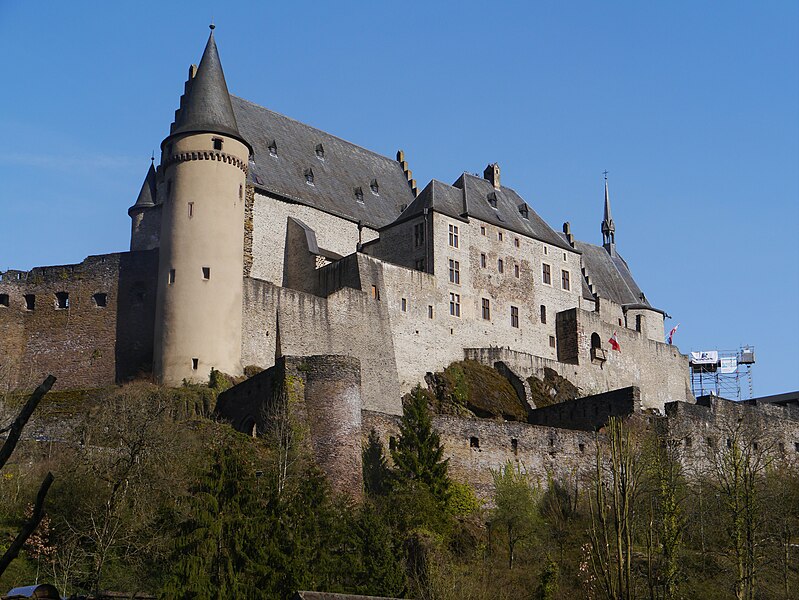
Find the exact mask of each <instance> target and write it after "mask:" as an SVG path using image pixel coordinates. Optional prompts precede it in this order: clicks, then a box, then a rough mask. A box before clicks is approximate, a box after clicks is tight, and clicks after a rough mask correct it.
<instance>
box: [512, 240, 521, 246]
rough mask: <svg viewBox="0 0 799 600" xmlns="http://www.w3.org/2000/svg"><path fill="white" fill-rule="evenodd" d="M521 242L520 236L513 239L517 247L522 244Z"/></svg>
mask: <svg viewBox="0 0 799 600" xmlns="http://www.w3.org/2000/svg"><path fill="white" fill-rule="evenodd" d="M521 244H522V243H521V242H520V241H519V238H514V239H513V245H514V246H516V247H517V248H518V247H519V246H521Z"/></svg>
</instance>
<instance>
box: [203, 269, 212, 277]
mask: <svg viewBox="0 0 799 600" xmlns="http://www.w3.org/2000/svg"><path fill="white" fill-rule="evenodd" d="M203 279H211V267H203Z"/></svg>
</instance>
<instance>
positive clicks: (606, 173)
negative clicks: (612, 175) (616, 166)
mask: <svg viewBox="0 0 799 600" xmlns="http://www.w3.org/2000/svg"><path fill="white" fill-rule="evenodd" d="M602 174H603V175H604V176H605V181H607V180H608V170H607V169H605V170H604V171H602Z"/></svg>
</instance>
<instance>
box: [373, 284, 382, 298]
mask: <svg viewBox="0 0 799 600" xmlns="http://www.w3.org/2000/svg"><path fill="white" fill-rule="evenodd" d="M372 298H374V299H375V300H380V290H379V289H378V288H377V286H376V285H373V286H372Z"/></svg>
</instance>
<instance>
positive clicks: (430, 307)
mask: <svg viewBox="0 0 799 600" xmlns="http://www.w3.org/2000/svg"><path fill="white" fill-rule="evenodd" d="M427 318H428V319H432V318H433V305H432V304H428V306H427Z"/></svg>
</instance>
